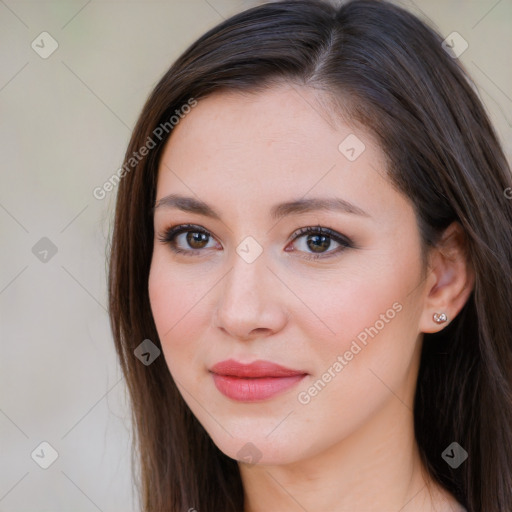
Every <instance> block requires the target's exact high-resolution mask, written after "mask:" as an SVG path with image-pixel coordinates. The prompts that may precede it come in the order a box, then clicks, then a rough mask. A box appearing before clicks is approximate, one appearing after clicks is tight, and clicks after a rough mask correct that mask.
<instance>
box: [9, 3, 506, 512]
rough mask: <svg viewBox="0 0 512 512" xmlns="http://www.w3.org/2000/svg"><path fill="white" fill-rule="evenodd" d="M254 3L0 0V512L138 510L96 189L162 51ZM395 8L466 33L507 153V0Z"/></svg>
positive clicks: (160, 67)
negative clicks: (53, 456) (40, 245)
mask: <svg viewBox="0 0 512 512" xmlns="http://www.w3.org/2000/svg"><path fill="white" fill-rule="evenodd" d="M255 4H256V2H249V1H245V2H244V1H241V0H238V1H237V0H208V1H206V0H188V1H186V0H173V1H127V0H117V1H115V0H111V1H107V0H92V1H87V0H80V1H22V0H5V1H4V0H0V58H1V66H0V112H1V115H0V140H1V141H2V142H1V187H0V235H1V243H2V250H1V252H0V314H1V318H0V339H1V353H0V434H1V435H0V461H1V463H0V512H21V511H38V512H42V511H50V510H51V511H53V512H58V511H70V510H73V511H74V512H89V511H95V510H100V511H103V512H109V511H123V512H129V511H131V510H137V506H136V502H135V501H134V499H133V496H132V489H133V485H132V484H131V480H130V478H131V477H130V452H129V447H130V444H129V443H130V425H129V420H128V418H129V416H128V411H127V408H126V396H125V387H124V381H123V379H122V378H121V373H120V370H119V367H118V365H117V361H116V357H115V353H114V349H113V344H112V340H111V336H110V330H109V325H108V319H107V313H106V309H105V306H106V272H105V250H106V241H107V238H108V235H109V223H110V220H111V218H112V213H113V204H114V199H115V192H112V193H110V194H109V195H108V196H107V197H106V198H105V199H103V200H97V199H95V198H94V197H93V195H92V191H93V189H94V188H95V187H98V186H101V185H102V184H103V183H104V182H105V181H106V180H107V179H108V178H109V177H110V176H111V175H112V174H113V173H114V172H115V171H116V170H117V169H118V168H119V166H120V164H121V162H122V157H123V154H124V151H125V147H126V144H127V142H128V138H129V135H130V130H131V128H132V127H133V125H134V123H135V120H136V118H137V115H138V113H139V111H140V109H141V107H142V104H143V102H144V100H145V99H146V97H147V95H148V94H149V92H150V91H151V89H152V88H153V86H154V85H155V84H156V82H157V80H158V79H159V78H160V76H161V75H162V74H163V73H164V72H165V71H166V69H167V68H168V67H169V65H170V64H171V62H172V61H173V60H174V59H175V58H176V57H177V56H178V55H179V54H180V53H181V51H183V50H184V49H185V47H186V46H187V45H188V44H189V43H191V42H192V41H193V40H194V39H196V38H197V37H198V36H199V35H201V34H202V33H203V32H204V31H205V30H206V29H208V28H210V27H212V26H213V25H214V24H216V23H217V22H219V21H220V20H221V19H222V18H225V17H228V16H229V15H231V14H233V13H235V12H237V11H240V10H242V9H243V8H245V7H249V6H252V5H255ZM402 5H404V6H406V7H408V8H410V9H411V10H412V11H413V12H414V13H416V14H417V15H419V16H420V17H422V18H424V19H427V20H431V21H432V22H433V23H435V25H436V26H437V28H438V29H439V31H440V32H441V33H442V34H443V36H447V35H448V34H450V33H452V32H453V31H457V32H459V33H460V34H461V35H462V36H463V37H464V39H465V40H467V42H468V43H469V47H468V49H467V50H466V51H465V52H464V53H463V54H462V56H461V60H462V61H463V63H464V64H465V65H466V66H467V69H468V70H469V72H470V74H471V75H472V77H473V80H474V81H475V83H476V84H477V85H478V87H479V90H480V94H481V97H482V99H483V101H484V103H485V105H486V107H487V109H488V111H489V112H490V114H491V116H492V119H493V121H494V123H495V126H496V128H497V130H498V133H499V136H500V137H501V139H502V141H503V142H506V152H507V155H508V157H509V159H511V158H510V157H511V152H512V143H511V140H512V137H511V134H512V99H511V98H512V65H511V57H510V55H511V53H510V50H511V48H512V30H511V27H512V2H511V0H500V1H496V0H478V1H427V0H415V2H412V1H411V0H404V1H403V2H402ZM43 31H46V32H48V33H49V34H51V36H52V37H53V38H54V39H55V40H56V41H57V42H58V45H59V46H58V49H57V50H56V51H55V52H54V53H53V54H52V55H51V56H50V57H48V58H47V59H43V58H41V57H40V56H39V55H38V54H37V53H36V52H35V51H34V50H33V49H32V47H31V43H32V41H33V40H36V43H37V41H38V40H39V41H40V39H37V37H38V36H39V34H40V33H41V32H43ZM48 41H49V40H46V43H45V48H46V49H48V48H49V42H48ZM43 237H47V238H48V239H50V240H51V242H52V243H53V244H54V246H55V247H56V249H57V252H56V254H55V255H53V256H51V253H49V254H48V255H47V256H46V257H47V261H46V262H42V261H40V259H38V257H36V255H34V254H33V251H32V248H33V247H34V245H35V244H36V243H37V242H38V241H39V240H40V239H41V238H43ZM36 247H37V246H36ZM36 252H37V251H36ZM43 256H44V254H43V253H41V255H40V257H43ZM43 441H46V442H48V443H50V445H51V446H53V447H54V449H55V450H56V451H57V452H58V458H57V460H56V461H55V462H54V463H53V464H52V465H51V466H50V467H49V468H48V469H42V468H40V467H39V466H38V465H37V464H36V462H34V460H33V459H32V458H31V453H32V452H33V450H34V449H35V448H36V447H38V445H39V444H40V443H41V442H43ZM36 453H38V454H39V455H40V457H39V459H38V460H43V459H44V458H45V457H48V456H49V451H48V449H46V451H45V449H44V448H43V452H41V449H39V450H38V451H37V452H36ZM41 453H44V457H43V456H42V455H41ZM34 457H35V458H37V457H36V455H35V456H34ZM45 460H48V459H45Z"/></svg>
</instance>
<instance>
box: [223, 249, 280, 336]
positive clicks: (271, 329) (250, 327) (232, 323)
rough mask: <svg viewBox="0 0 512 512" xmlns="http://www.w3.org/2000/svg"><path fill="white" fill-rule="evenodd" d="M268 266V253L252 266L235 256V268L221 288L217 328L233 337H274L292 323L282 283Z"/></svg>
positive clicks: (233, 264) (233, 263)
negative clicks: (289, 321)
mask: <svg viewBox="0 0 512 512" xmlns="http://www.w3.org/2000/svg"><path fill="white" fill-rule="evenodd" d="M267 264H268V261H267V258H266V257H265V252H263V254H261V255H260V256H259V257H258V258H257V259H256V260H255V261H253V262H252V263H248V262H246V261H245V260H244V259H243V258H241V257H240V256H239V255H238V254H234V255H233V262H232V268H231V270H230V271H229V272H228V274H227V275H226V276H225V278H224V279H223V280H222V285H221V286H219V287H218V294H219V296H218V302H217V307H216V310H215V325H216V326H217V327H218V328H219V329H221V330H223V331H225V332H226V333H227V334H229V335H230V336H232V337H233V338H237V339H239V340H244V341H248V340H251V339H254V338H261V337H266V336H270V335H272V334H275V333H277V332H279V331H280V330H281V329H283V327H284V326H285V325H286V323H287V321H288V318H289V316H290V315H289V312H288V310H287V308H286V303H285V300H284V297H283V290H282V289H281V288H282V284H281V283H280V282H279V280H278V279H277V278H276V276H275V275H274V274H273V272H272V271H271V270H270V269H269V268H268V266H267ZM280 284H281V286H280Z"/></svg>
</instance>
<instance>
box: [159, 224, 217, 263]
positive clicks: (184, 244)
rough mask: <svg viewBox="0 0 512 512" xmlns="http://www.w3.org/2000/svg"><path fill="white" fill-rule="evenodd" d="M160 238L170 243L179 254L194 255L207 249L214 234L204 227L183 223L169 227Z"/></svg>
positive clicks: (172, 248) (163, 241) (165, 242)
mask: <svg viewBox="0 0 512 512" xmlns="http://www.w3.org/2000/svg"><path fill="white" fill-rule="evenodd" d="M158 239H159V240H160V241H161V242H162V243H164V244H168V245H169V247H170V248H171V250H172V251H173V252H175V253H177V254H186V255H187V256H194V255H196V254H197V253H198V252H200V251H201V250H202V249H207V248H209V247H208V245H207V244H208V242H209V241H210V239H212V241H213V238H212V235H211V234H210V233H209V232H208V231H206V230H205V229H203V228H200V227H199V226H195V225H193V224H181V225H179V226H174V227H171V228H168V229H167V230H165V231H164V234H163V235H160V236H159V237H158Z"/></svg>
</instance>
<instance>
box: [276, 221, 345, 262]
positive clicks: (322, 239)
mask: <svg viewBox="0 0 512 512" xmlns="http://www.w3.org/2000/svg"><path fill="white" fill-rule="evenodd" d="M301 239H304V241H303V243H302V244H299V245H302V250H303V251H304V252H307V251H306V250H307V249H310V250H312V251H313V253H307V256H304V257H305V258H306V259H312V260H316V259H319V258H329V257H331V256H333V255H335V254H337V253H339V252H340V251H343V250H344V249H349V248H352V247H354V244H353V243H352V241H351V240H350V239H349V238H347V237H346V236H344V235H342V234H340V233H337V232H336V231H333V230H332V229H329V228H324V227H321V226H316V227H313V226H309V227H306V228H301V229H299V230H298V231H297V232H295V233H294V234H293V235H292V240H293V241H295V240H301ZM333 242H334V243H335V244H337V245H338V247H337V248H335V250H331V251H327V249H330V248H331V246H332V243H333ZM324 249H325V250H324ZM285 250H287V251H288V249H285Z"/></svg>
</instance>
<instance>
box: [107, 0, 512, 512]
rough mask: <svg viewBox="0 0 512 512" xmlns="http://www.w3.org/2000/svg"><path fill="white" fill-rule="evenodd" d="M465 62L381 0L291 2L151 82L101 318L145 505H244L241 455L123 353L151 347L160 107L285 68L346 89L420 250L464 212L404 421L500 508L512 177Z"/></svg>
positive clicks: (123, 190)
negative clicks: (407, 208) (443, 319)
mask: <svg viewBox="0 0 512 512" xmlns="http://www.w3.org/2000/svg"><path fill="white" fill-rule="evenodd" d="M466 76H467V75H466V73H465V71H464V69H463V67H462V66H461V65H460V63H459V62H458V61H457V59H454V58H452V56H450V55H448V54H447V53H446V51H445V50H444V49H443V47H442V38H441V37H440V36H439V35H438V34H437V33H436V32H435V31H434V30H433V29H431V28H429V27H428V26H426V25H425V24H424V23H423V22H422V21H420V20H419V19H417V18H416V17H415V16H413V15H412V14H410V13H409V12H407V11H405V10H403V9H402V8H399V7H397V6H395V5H393V4H390V3H388V2H385V1H377V0H353V1H349V2H347V3H345V4H343V5H341V6H333V5H331V4H328V3H325V2H321V1H320V0H289V1H278V2H272V3H268V4H264V5H261V6H258V7H254V8H252V9H249V10H246V11H244V12H242V13H240V14H237V15H235V16H233V17H231V18H229V19H227V20H225V21H223V22H222V23H220V24H219V25H217V26H216V27H214V28H212V29H211V30H209V31H208V32H207V33H206V34H204V35H203V36H201V37H200V38H199V39H198V40H197V41H196V42H194V43H193V44H192V45H191V46H190V47H189V48H188V49H187V50H186V51H185V52H184V53H183V54H182V55H181V56H180V57H179V58H178V59H177V61H176V62H175V63H174V64H173V65H172V67H171V68H170V69H169V70H168V71H167V72H166V73H165V75H164V76H163V77H162V79H161V80H160V81H159V83H158V84H157V86H156V87H155V89H154V90H153V92H152V93H151V95H150V97H149V99H148V100H147V102H146V104H145V106H144V108H143V110H142V113H141V114H140V117H139V120H138V122H137V124H136V127H135V129H134V131H133V135H132V137H131V141H130V143H129V146H128V149H127V152H126V156H125V165H124V167H123V168H124V170H125V172H124V173H123V174H124V175H123V176H122V178H121V180H120V183H119V185H118V193H117V203H116V212H115V221H114V231H113V234H112V243H111V254H110V261H109V265H110V267H109V308H110V321H111V326H112V332H113V338H114V342H115V345H116V350H117V353H118V355H119V359H120V363H121V366H122V370H123V372H124V375H125V377H126V382H127V384H128V389H129V392H130V396H131V402H132V411H133V413H132V414H133V425H134V447H135V451H134V454H135V455H134V461H133V462H134V465H137V466H138V470H137V474H138V475H139V472H140V475H139V476H140V497H141V501H142V503H141V505H142V507H143V510H144V511H146V512H162V511H164V510H165V511H170V512H186V511H188V510H189V509H196V510H198V511H199V512H208V511H210V512H219V511H222V512H241V511H242V510H243V488H242V482H241V478H240V473H239V470H238V465H237V462H236V461H235V460H233V459H231V458H229V457H227V456H226V455H224V454H223V453H222V452H221V451H220V450H219V449H218V448H217V447H216V446H215V445H214V443H213V442H212V440H211V439H210V437H209V436H208V434H207V432H206V431H205V430H204V428H203V427H202V426H201V425H200V423H199V422H198V421H197V420H196V418H195V417H194V416H193V414H192V413H191V411H190V410H189V408H188V407H187V405H186V404H185V402H184V400H183V399H182V397H181V395H180V393H179V391H178V389H177V387H176V385H175V383H174V381H173V379H172V376H171V375H170V373H169V370H168V368H167V366H166V363H165V359H164V358H163V357H159V358H157V359H156V360H155V361H154V362H153V363H152V364H151V365H149V366H145V365H144V364H141V361H139V360H138V359H137V358H136V357H135V355H134V350H135V348H136V347H137V346H138V345H139V344H140V343H141V342H142V341H143V340H145V339H150V340H151V341H152V342H153V343H154V344H155V345H156V346H157V347H160V342H159V339H158V335H157V331H156V327H155V324H154V321H153V317H152V313H151V308H150V302H149V296H148V276H149V269H150V263H151V256H152V250H153V237H154V233H153V217H152V207H153V205H154V201H155V190H156V176H157V170H158V165H159V159H160V156H161V153H162V149H163V147H164V144H165V142H166V140H167V139H168V137H169V136H170V135H171V134H172V126H171V125H170V124H169V119H170V118H171V117H172V116H173V115H174V114H175V112H176V110H178V111H180V112H181V111H182V108H183V105H185V104H187V103H188V104H190V102H191V100H196V101H199V100H200V99H201V98H204V97H206V96H208V95H209V94H212V93H213V92H216V91H222V90H238V91H242V90H245V91H250V92H257V91H261V90H265V88H267V87H271V86H272V84H274V83H276V82H277V81H283V80H284V81H287V82H289V83H290V84H301V85H307V86H311V87H316V88H319V89H322V90H323V91H325V94H326V95H329V96H330V97H331V98H333V99H334V101H336V99H337V98H341V97H343V98H344V99H345V100H347V101H345V103H344V107H343V115H345V116H348V118H349V119H351V120H352V121H354V122H358V123H361V124H362V125H363V126H364V127H365V128H366V129H367V130H368V131H370V132H371V133H373V134H374V135H375V137H376V138H377V140H378V141H379V143H380V145H381V147H382V149H383V150H384V152H385V154H386V156H387V158H388V174H389V178H390V180H391V182H392V183H393V184H394V185H395V186H396V187H397V188H398V189H399V190H400V191H401V192H402V193H403V194H404V195H405V196H407V197H408V198H409V199H410V201H411V203H412V204H413V205H414V208H415V212H416V215H417V219H418V228H419V230H420V233H421V236H422V241H423V244H424V248H429V247H434V246H435V245H436V242H437V241H438V240H439V236H440V234H441V233H442V231H443V230H444V229H445V228H446V227H447V226H448V225H449V224H450V223H452V222H453V221H457V222H459V223H460V225H461V226H462V228H463V230H464V232H465V235H466V238H467V253H468V260H469V262H470V264H471V266H472V268H473V269H474V273H475V285H474V289H473V291H472V293H471V295H470V298H469V299H468V301H467V302H466V304H465V306H464V308H463V309H462V311H461V312H460V313H459V315H458V316H457V317H456V318H455V319H453V321H452V322H451V323H450V324H449V325H448V326H447V327H446V328H445V329H444V330H442V331H441V332H439V333H437V334H425V335H424V344H423V349H422V356H421V363H420V370H419V375H418V382H417V391H416V398H415V404H414V424H415V434H416V439H417V442H418V445H419V449H420V453H421V457H422V460H423V462H424V464H425V466H426V468H427V470H428V472H429V473H430V475H431V476H432V478H433V479H434V480H435V481H437V482H438V483H439V484H440V485H442V486H443V487H444V488H446V489H447V490H449V491H450V492H451V493H452V494H453V495H454V496H455V497H456V498H457V499H458V500H459V501H460V502H461V503H462V504H463V505H464V506H465V507H466V508H467V510H468V512H480V511H485V512H510V511H511V510H512V392H511V386H512V375H511V373H512V201H511V200H510V199H507V193H506V191H507V190H511V191H512V189H509V187H512V178H511V173H510V168H509V166H508V164H507V161H506V158H505V156H504V154H503V151H502V149H501V148H500V145H499V142H498V140H497V137H496V134H495V132H494V130H493V128H492V126H491V124H490V122H489V120H488V117H487V115H486V112H485V110H484V108H483V107H482V105H481V103H480V101H479V100H478V97H477V95H476V94H475V92H474V91H473V88H472V86H471V85H470V82H469V81H468V79H467V78H466ZM340 113H341V110H340ZM178 122H179V119H178ZM165 123H167V125H166V124H165ZM162 126H163V127H165V128H164V130H162V128H160V129H159V130H158V127H162ZM150 140H151V144H150V142H149V141H150ZM145 145H146V146H147V147H150V149H149V151H147V152H144V153H147V154H145V155H144V156H143V157H141V154H142V152H141V151H140V149H141V148H142V147H143V146H145ZM134 155H137V157H136V158H135V156H134ZM453 441H456V442H457V443H459V444H460V445H461V446H462V447H463V448H464V449H465V450H466V451H467V452H468V454H469V456H468V459H467V460H466V461H465V462H464V463H463V464H462V465H461V466H459V467H458V468H457V469H452V468H451V467H450V466H449V465H448V464H447V463H446V462H445V461H444V460H443V458H442V457H441V454H442V452H443V451H444V450H445V448H446V447H447V446H448V445H450V443H452V442H453ZM137 481H138V479H137Z"/></svg>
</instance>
